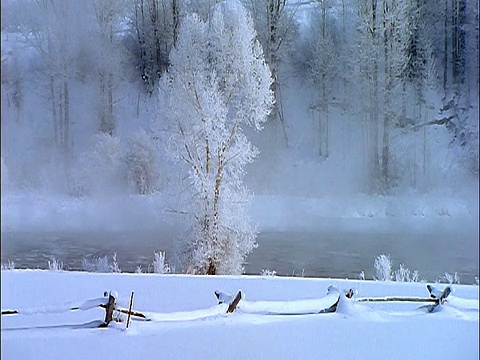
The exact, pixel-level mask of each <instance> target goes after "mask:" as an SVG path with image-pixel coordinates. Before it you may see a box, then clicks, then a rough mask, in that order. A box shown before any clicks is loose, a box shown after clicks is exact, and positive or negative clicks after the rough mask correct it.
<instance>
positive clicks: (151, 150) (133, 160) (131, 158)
mask: <svg viewBox="0 0 480 360" xmlns="http://www.w3.org/2000/svg"><path fill="white" fill-rule="evenodd" d="M124 164H125V171H126V180H127V183H128V185H129V187H130V188H131V189H132V190H133V191H134V192H135V193H136V194H142V195H146V194H151V193H153V192H154V191H155V186H156V183H157V172H156V169H155V164H156V149H155V144H154V143H153V140H152V138H151V137H150V136H148V135H147V134H146V133H145V131H141V132H139V133H138V134H136V135H135V136H134V138H133V139H132V140H130V141H129V143H128V148H127V151H126V153H125V158H124Z"/></svg>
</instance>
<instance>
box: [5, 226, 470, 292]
mask: <svg viewBox="0 0 480 360" xmlns="http://www.w3.org/2000/svg"><path fill="white" fill-rule="evenodd" d="M178 235H179V231H175V230H174V229H170V231H167V232H165V231H163V232H162V231H144V232H128V231H122V232H99V231H98V232H72V231H64V232H53V233H48V232H43V233H42V232H3V233H2V255H1V257H2V263H7V260H10V261H14V262H15V267H16V268H19V269H22V268H29V269H36V268H39V269H46V268H48V261H52V260H53V259H57V260H60V261H62V262H63V263H64V267H65V269H68V270H77V271H78V270H80V271H81V270H84V269H83V268H82V259H83V258H86V259H88V260H92V259H94V258H100V257H104V256H107V258H108V260H109V262H112V256H113V252H115V253H116V254H117V261H118V264H119V267H120V269H121V271H122V272H130V273H133V272H135V270H136V269H137V267H138V266H141V268H142V269H143V271H150V272H151V271H153V270H152V269H153V266H152V262H153V257H154V252H158V251H165V252H166V258H167V262H171V261H172V256H173V251H174V248H175V244H174V242H175V239H177V237H178ZM257 242H258V248H257V249H256V250H255V251H254V252H253V253H252V254H251V255H250V256H249V257H248V258H247V264H246V267H245V272H246V274H252V275H259V274H261V272H262V270H267V269H268V270H271V271H276V273H277V275H282V276H307V277H327V278H349V279H356V278H358V276H359V274H360V273H361V272H362V271H364V273H365V277H366V278H367V279H372V278H373V276H375V275H376V274H375V269H374V266H373V264H374V260H375V257H376V256H378V255H380V254H385V255H390V258H391V260H392V265H393V266H392V271H395V270H397V269H398V268H399V266H400V264H403V265H404V266H405V267H406V268H408V269H410V270H411V272H413V271H414V270H417V271H418V272H419V279H420V280H426V281H438V280H442V279H441V278H442V277H443V276H444V274H445V272H448V273H449V274H452V275H453V274H454V273H457V274H458V276H459V278H460V281H461V283H463V284H473V283H474V281H475V277H476V276H478V262H479V256H478V254H479V247H478V233H476V234H475V233H474V232H471V231H468V230H467V231H465V230H461V229H457V231H438V230H437V231H435V230H434V229H431V230H430V231H427V232H415V231H413V232H412V231H406V232H371V231H369V232H366V231H364V230H359V229H357V231H353V229H351V230H350V231H343V232H342V231H340V229H339V231H316V232H311V231H302V232H299V231H285V232H272V231H265V232H260V234H259V236H258V238H257ZM452 244H454V245H452Z"/></svg>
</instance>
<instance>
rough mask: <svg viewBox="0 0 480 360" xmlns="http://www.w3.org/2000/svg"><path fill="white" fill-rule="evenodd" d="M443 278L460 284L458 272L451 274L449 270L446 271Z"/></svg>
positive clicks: (450, 282) (451, 282)
mask: <svg viewBox="0 0 480 360" xmlns="http://www.w3.org/2000/svg"><path fill="white" fill-rule="evenodd" d="M442 280H445V281H446V282H448V283H449V284H460V277H459V276H458V274H457V273H455V274H453V275H450V274H449V273H448V272H446V273H445V275H444V276H443V278H442Z"/></svg>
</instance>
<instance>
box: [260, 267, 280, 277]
mask: <svg viewBox="0 0 480 360" xmlns="http://www.w3.org/2000/svg"><path fill="white" fill-rule="evenodd" d="M260 275H261V276H276V275H277V272H276V271H275V270H269V269H262V272H261V273H260Z"/></svg>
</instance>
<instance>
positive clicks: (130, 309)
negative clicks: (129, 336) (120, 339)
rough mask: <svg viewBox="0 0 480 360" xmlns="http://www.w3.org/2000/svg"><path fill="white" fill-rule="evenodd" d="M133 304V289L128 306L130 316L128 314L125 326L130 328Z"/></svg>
mask: <svg viewBox="0 0 480 360" xmlns="http://www.w3.org/2000/svg"><path fill="white" fill-rule="evenodd" d="M132 305H133V291H132V294H131V295H130V305H129V306H128V316H127V323H126V324H125V328H126V329H128V325H129V324H130V315H131V314H132Z"/></svg>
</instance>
